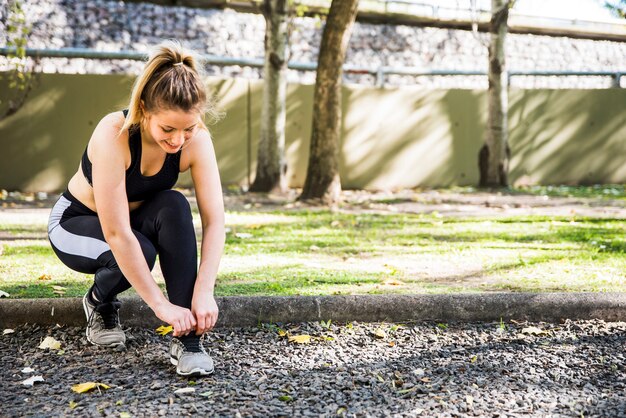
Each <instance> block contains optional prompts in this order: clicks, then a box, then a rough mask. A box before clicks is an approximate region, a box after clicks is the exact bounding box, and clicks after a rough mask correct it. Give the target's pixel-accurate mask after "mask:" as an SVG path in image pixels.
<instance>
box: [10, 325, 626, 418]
mask: <svg viewBox="0 0 626 418" xmlns="http://www.w3.org/2000/svg"><path fill="white" fill-rule="evenodd" d="M529 326H534V327H538V328H540V329H541V330H543V331H545V332H544V333H543V334H541V335H527V334H525V333H523V332H522V330H523V329H524V328H526V327H529ZM379 329H382V330H384V331H385V334H386V336H385V338H380V337H378V336H377V334H376V331H377V330H379ZM280 331H286V332H288V335H298V334H308V335H311V336H312V337H313V339H312V341H311V343H309V344H294V343H290V342H288V339H287V336H280V335H279V332H280ZM128 334H132V336H133V338H132V339H129V343H128V347H127V349H126V350H125V351H123V352H114V351H110V350H104V349H98V348H96V347H93V346H90V345H86V344H85V342H84V339H85V337H84V336H83V335H84V334H83V332H82V330H81V329H79V328H72V327H64V326H56V327H40V326H33V325H26V326H21V327H18V328H16V329H15V333H13V334H8V335H3V336H1V337H0V358H1V359H2V368H1V372H0V399H2V400H3V402H2V406H1V410H0V415H2V416H29V415H36V416H59V415H79V416H94V415H102V416H116V417H118V416H120V414H122V413H128V414H130V415H132V416H155V415H158V416H179V415H192V414H202V415H207V416H242V417H244V416H319V415H325V416H335V415H336V416H390V417H392V416H393V417H405V416H406V417H413V416H435V415H436V416H444V417H445V416H449V417H452V416H502V417H504V416H507V417H516V416H546V415H547V416H598V417H626V396H625V393H626V362H625V353H626V323H624V322H613V323H610V322H603V321H598V320H594V321H569V320H567V321H565V322H563V323H560V324H552V323H532V324H531V323H526V322H524V323H519V322H511V323H508V324H505V326H504V327H502V326H501V325H500V324H499V323H475V324H467V323H450V324H447V326H442V324H435V323H429V322H420V323H415V324H390V323H376V324H372V323H369V324H366V323H356V322H354V323H351V324H331V325H330V326H329V327H320V324H318V323H302V324H263V325H262V326H261V328H236V329H218V330H216V331H215V332H213V333H211V334H210V335H208V336H207V339H206V341H205V345H206V347H207V348H208V349H209V350H210V352H211V353H212V355H213V357H214V359H215V363H216V371H215V374H213V375H212V376H210V377H206V378H183V377H179V376H177V375H176V374H175V373H174V369H173V367H172V366H171V364H170V363H169V361H168V358H167V349H168V344H169V337H161V336H159V335H157V334H156V333H155V332H154V331H153V330H146V329H129V330H128ZM46 336H52V337H54V338H56V339H57V340H59V341H62V348H61V351H50V350H41V349H39V348H37V347H38V345H39V343H40V342H41V341H42V340H43V339H44V338H45V337H46ZM25 367H31V368H33V369H34V370H35V371H34V372H33V373H34V374H37V375H41V376H43V378H44V382H42V383H35V385H34V387H32V388H31V387H26V386H24V385H22V384H21V381H23V380H24V379H26V378H27V377H28V375H30V374H25V373H23V372H22V369H24V368H25ZM89 381H92V382H100V383H104V384H107V385H109V386H110V389H108V390H104V389H96V390H93V391H91V392H88V393H83V394H77V393H74V392H73V391H72V390H71V386H72V385H75V384H78V383H84V382H89ZM191 389H193V390H191Z"/></svg>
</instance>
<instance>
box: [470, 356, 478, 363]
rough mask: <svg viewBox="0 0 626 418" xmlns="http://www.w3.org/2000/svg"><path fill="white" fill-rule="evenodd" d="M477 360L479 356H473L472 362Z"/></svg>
mask: <svg viewBox="0 0 626 418" xmlns="http://www.w3.org/2000/svg"><path fill="white" fill-rule="evenodd" d="M476 360H478V356H472V358H471V359H470V363H476Z"/></svg>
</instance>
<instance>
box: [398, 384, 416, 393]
mask: <svg viewBox="0 0 626 418" xmlns="http://www.w3.org/2000/svg"><path fill="white" fill-rule="evenodd" d="M416 390H417V387H416V386H413V387H412V388H408V389H402V390H399V391H398V393H400V394H405V393H409V392H413V391H416Z"/></svg>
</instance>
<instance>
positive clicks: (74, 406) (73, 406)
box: [70, 401, 78, 409]
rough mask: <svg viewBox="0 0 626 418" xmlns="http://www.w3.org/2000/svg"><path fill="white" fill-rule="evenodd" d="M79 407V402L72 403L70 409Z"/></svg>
mask: <svg viewBox="0 0 626 418" xmlns="http://www.w3.org/2000/svg"><path fill="white" fill-rule="evenodd" d="M77 406H78V402H74V401H70V409H74V408H76V407H77Z"/></svg>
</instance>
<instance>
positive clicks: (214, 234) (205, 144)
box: [189, 130, 225, 335]
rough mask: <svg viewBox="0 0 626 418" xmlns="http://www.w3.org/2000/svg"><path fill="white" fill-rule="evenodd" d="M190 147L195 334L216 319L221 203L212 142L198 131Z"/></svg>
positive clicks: (221, 238) (207, 134)
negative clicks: (196, 215) (198, 234)
mask: <svg viewBox="0 0 626 418" xmlns="http://www.w3.org/2000/svg"><path fill="white" fill-rule="evenodd" d="M196 135H197V136H196V137H195V138H194V140H193V142H192V144H191V146H190V147H189V148H190V149H189V151H190V155H191V160H190V167H191V177H192V179H193V184H194V188H195V191H196V200H197V203H198V210H199V211H200V218H201V220H202V246H201V252H200V267H199V269H198V278H197V280H196V285H195V288H194V292H193V300H192V303H191V310H192V312H193V314H194V316H195V318H196V321H197V326H196V333H197V334H198V335H199V334H202V333H203V332H205V331H209V330H211V329H212V328H213V326H214V325H215V322H216V321H217V315H218V308H217V304H216V303H215V298H214V297H213V288H214V286H215V279H216V277H217V270H218V267H219V264H220V259H221V257H222V252H223V251H224V239H225V233H224V202H223V198H222V186H221V182H220V175H219V171H218V168H217V161H216V158H215V151H214V149H213V142H212V141H211V137H210V135H209V133H208V132H207V131H205V130H200V131H199V132H198V133H197V134H196Z"/></svg>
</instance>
